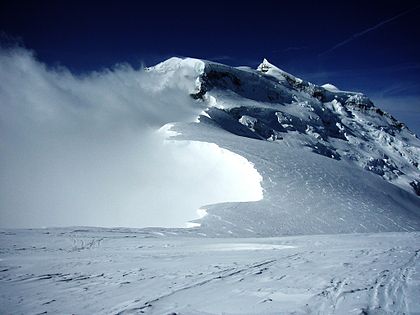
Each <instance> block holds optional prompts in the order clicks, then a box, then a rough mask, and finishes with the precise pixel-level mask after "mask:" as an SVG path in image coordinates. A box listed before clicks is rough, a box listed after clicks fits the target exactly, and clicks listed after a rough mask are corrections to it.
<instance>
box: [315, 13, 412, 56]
mask: <svg viewBox="0 0 420 315" xmlns="http://www.w3.org/2000/svg"><path fill="white" fill-rule="evenodd" d="M418 8H420V5H418V6H416V7H414V8H411V9H408V10H406V11H404V12H401V13H400V14H397V15H395V16H393V17H391V18H389V19H386V20H384V21H382V22H379V23H378V24H376V25H374V26H372V27H369V28H367V29H365V30H363V31H361V32H359V33H356V34H353V35H352V36H350V37H349V38H347V39H346V40H344V41H342V42H339V43H338V44H336V45H335V46H333V47H332V48H330V49H328V50H326V51H324V52H322V53H320V54H319V55H318V56H323V55H325V54H328V53H330V52H332V51H333V50H336V49H337V48H339V47H341V46H344V45H346V44H348V43H350V42H352V41H354V40H355V39H357V38H359V37H360V36H363V35H365V34H367V33H369V32H372V31H374V30H377V29H378V28H380V27H382V26H384V25H385V24H387V23H389V22H392V21H394V20H396V19H399V18H400V17H402V16H404V15H406V14H408V13H410V12H412V11H414V10H416V9H418Z"/></svg>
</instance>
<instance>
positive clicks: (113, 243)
mask: <svg viewBox="0 0 420 315" xmlns="http://www.w3.org/2000/svg"><path fill="white" fill-rule="evenodd" d="M419 244H420V234H419V233H417V232H410V233H406V232H395V233H377V234H354V235H350V234H341V235H312V236H289V237H275V238H206V237H199V236H197V235H194V234H192V233H191V231H190V230H183V229H172V230H162V229H142V230H133V229H98V228H83V229H76V230H75V229H70V228H63V229H39V230H4V231H1V234H0V288H1V289H0V313H2V314H7V313H10V312H11V313H13V314H28V313H30V314H42V313H45V312H47V313H73V314H92V313H103V314H143V313H145V314H171V313H172V314H173V313H175V314H222V313H223V314H279V313H281V314H416V312H420V303H419V300H418V294H419V292H420V286H419V284H420V274H419V266H420V263H419V253H420V248H419Z"/></svg>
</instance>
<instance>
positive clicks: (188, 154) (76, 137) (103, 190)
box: [0, 49, 259, 227]
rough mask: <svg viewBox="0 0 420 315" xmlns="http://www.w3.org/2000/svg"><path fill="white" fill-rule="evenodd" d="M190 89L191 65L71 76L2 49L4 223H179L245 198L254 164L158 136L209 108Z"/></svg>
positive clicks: (0, 189)
mask: <svg viewBox="0 0 420 315" xmlns="http://www.w3.org/2000/svg"><path fill="white" fill-rule="evenodd" d="M168 75H169V76H170V79H168V77H167V76H168ZM164 78H166V80H164ZM193 88H194V81H193V80H191V78H190V75H189V74H188V73H185V69H184V70H182V71H181V70H177V69H174V70H173V71H172V72H171V73H169V74H166V75H165V77H163V74H159V73H153V72H145V71H143V70H141V69H140V70H136V69H133V68H132V67H130V66H129V65H119V66H116V67H115V68H114V69H109V70H104V71H101V72H94V73H89V74H86V75H83V76H75V75H73V74H71V73H70V72H69V71H68V70H66V69H64V68H59V69H57V68H56V69H51V68H48V67H46V66H45V65H44V64H42V63H40V62H38V61H36V59H35V58H34V57H33V55H32V54H31V53H30V52H28V51H26V50H23V49H8V50H4V49H3V50H1V51H0V151H1V155H0V196H1V198H0V222H1V223H0V224H1V226H3V227H36V226H68V225H96V226H132V227H143V226H156V225H160V226H180V225H183V224H184V223H185V221H186V220H188V219H193V218H194V216H195V211H196V209H197V208H199V207H200V206H201V205H203V204H206V203H211V202H217V201H228V200H231V198H234V199H237V200H240V199H241V198H240V196H242V195H244V194H247V193H249V190H247V188H246V187H244V185H242V186H241V184H240V183H241V181H242V179H241V178H240V177H241V175H242V174H241V172H243V171H244V170H248V171H249V170H250V167H249V166H245V167H242V168H240V167H235V165H236V164H237V163H236V162H235V163H233V162H229V159H228V160H226V159H224V158H223V152H222V151H220V150H214V147H212V148H210V147H205V145H204V147H203V146H201V147H200V146H197V145H196V144H194V143H190V144H184V145H180V144H172V145H171V144H166V145H165V144H163V141H162V138H161V136H159V135H158V134H156V133H154V130H156V129H157V128H159V127H160V126H162V125H164V124H166V123H168V122H171V121H192V120H194V118H195V117H196V116H197V114H198V113H199V112H201V111H202V110H203V108H202V105H201V104H200V102H198V101H194V100H193V99H191V98H190V97H189V96H188V94H189V92H190V91H191V90H192V89H193ZM197 161H200V162H201V163H196V162H197ZM209 167H211V170H212V173H209ZM250 172H252V170H251V171H250ZM206 173H207V174H208V175H207V176H205V175H203V174H206ZM223 183H225V184H223ZM257 184H258V185H259V183H257ZM251 186H252V185H251ZM251 186H250V187H251ZM254 186H255V185H254ZM232 187H233V188H232ZM241 187H242V188H241ZM258 187H259V186H258ZM258 187H257V188H255V187H253V189H254V190H255V189H257V190H258Z"/></svg>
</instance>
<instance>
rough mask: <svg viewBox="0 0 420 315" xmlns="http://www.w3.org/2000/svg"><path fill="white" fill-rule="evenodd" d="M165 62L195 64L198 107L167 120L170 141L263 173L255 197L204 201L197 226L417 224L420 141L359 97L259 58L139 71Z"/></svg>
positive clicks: (262, 231)
mask: <svg viewBox="0 0 420 315" xmlns="http://www.w3.org/2000/svg"><path fill="white" fill-rule="evenodd" d="M174 64H178V65H179V66H185V65H188V67H192V68H193V69H200V71H201V72H200V74H199V76H198V77H197V78H194V77H192V78H191V80H194V81H195V84H196V89H195V91H193V92H192V93H191V96H192V97H193V98H195V99H197V100H198V101H199V102H204V103H205V106H206V107H207V110H206V111H205V113H203V115H201V116H200V117H199V119H198V121H197V122H195V123H189V124H186V123H182V124H174V125H173V126H172V128H171V130H172V131H176V132H177V133H179V134H178V135H177V136H175V137H173V138H172V139H177V140H197V141H204V142H211V143H216V144H218V145H219V146H221V147H223V148H226V149H228V150H230V151H233V152H235V153H238V154H240V155H242V156H243V157H245V158H246V159H248V160H249V161H250V162H251V163H252V164H254V166H255V167H256V169H257V170H258V172H259V173H260V174H261V176H262V178H263V181H262V186H263V190H264V198H263V199H262V200H260V201H258V202H244V203H224V204H217V205H208V206H204V208H205V209H206V210H207V215H206V216H205V217H204V218H202V219H200V220H198V221H196V222H197V223H200V224H201V227H200V231H201V232H202V233H206V234H209V235H237V236H255V235H258V236H273V235H283V234H319V233H353V232H384V231H415V230H419V229H420V198H419V196H418V194H419V180H420V166H419V161H420V140H419V139H418V138H417V137H416V136H415V135H414V134H413V133H412V132H411V131H410V130H409V129H408V128H407V127H406V126H405V125H404V124H403V123H401V122H399V121H397V120H396V119H395V118H393V117H392V116H391V115H390V114H388V113H386V112H383V111H382V110H381V109H379V108H378V107H376V106H374V104H373V103H372V102H371V101H370V100H369V99H368V98H367V97H366V96H364V95H363V94H360V93H354V92H347V91H339V90H338V89H337V88H335V87H334V86H332V85H331V84H329V85H326V86H325V87H320V86H317V85H314V84H312V83H310V82H306V81H304V80H302V79H299V78H296V77H294V76H293V75H291V74H288V73H286V72H284V71H282V70H280V69H278V68H277V67H275V66H273V65H272V64H270V63H269V62H268V61H267V60H265V59H264V61H263V63H262V64H261V65H260V66H259V67H258V69H257V70H252V69H250V68H246V67H239V68H233V67H230V66H226V65H222V64H217V63H213V62H208V61H201V60H195V59H187V61H186V60H182V59H174V58H172V59H170V60H168V61H166V62H163V63H162V64H159V65H158V66H156V67H155V68H150V69H149V71H157V70H156V69H158V70H159V71H161V72H162V71H163V72H164V71H166V70H165V69H166V68H168V69H172V68H173V67H174ZM203 64H204V66H203ZM168 71H170V70H168ZM198 72H199V71H198Z"/></svg>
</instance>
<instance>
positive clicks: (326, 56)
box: [0, 0, 420, 134]
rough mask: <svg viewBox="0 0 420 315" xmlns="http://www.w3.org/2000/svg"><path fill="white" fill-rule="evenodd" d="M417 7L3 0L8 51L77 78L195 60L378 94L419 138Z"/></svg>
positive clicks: (0, 20)
mask: <svg viewBox="0 0 420 315" xmlns="http://www.w3.org/2000/svg"><path fill="white" fill-rule="evenodd" d="M418 21H420V5H419V2H417V1H398V2H396V1H392V2H389V3H386V2H385V1H383V2H382V3H379V2H373V1H370V2H367V1H323V2H316V1H293V2H292V1H289V2H283V1H258V2H254V3H250V4H247V3H244V2H239V1H238V2H234V1H232V2H229V1H223V2H222V1H212V2H199V1H194V2H183V1H170V2H162V1H159V2H158V1H155V2H149V3H143V2H140V1H118V2H117V1H102V2H95V1H89V4H86V3H83V2H78V1H71V2H70V1H68V2H67V3H66V2H65V1H42V2H35V1H19V0H15V1H7V0H6V1H2V2H1V4H0V30H1V32H2V41H3V43H6V44H7V42H10V41H16V40H17V41H20V42H21V43H22V45H24V46H25V47H27V48H29V49H32V50H34V51H35V52H36V54H37V57H38V58H39V59H40V60H41V61H42V62H45V63H47V64H49V65H62V66H65V67H68V68H69V69H70V70H71V71H73V72H76V73H83V72H88V71H92V70H98V69H101V68H103V67H109V66H112V65H114V64H115V63H121V62H128V63H131V64H132V65H134V66H140V65H141V64H146V65H151V64H154V63H157V62H159V61H162V60H163V59H166V58H168V57H171V56H191V57H197V58H204V59H210V60H214V61H219V62H222V63H226V64H231V65H249V66H252V67H255V66H257V65H258V64H259V63H260V61H261V60H262V58H264V57H265V58H267V59H269V60H270V62H272V63H274V64H276V65H277V66H279V67H280V68H282V69H284V70H286V71H288V72H290V73H293V74H295V75H297V76H300V77H302V78H304V79H307V80H310V81H312V82H314V83H319V84H323V83H326V82H329V83H333V84H334V85H336V86H338V87H339V88H341V89H344V90H356V91H361V92H364V93H366V94H367V95H368V96H370V97H371V98H372V99H373V100H374V102H375V103H376V105H377V106H379V107H382V108H384V109H385V110H387V111H389V112H390V113H392V114H393V115H395V116H396V117H397V118H398V119H400V120H402V121H403V122H405V123H407V125H408V126H409V127H410V129H412V130H413V131H415V132H416V133H417V134H420V27H419V26H418Z"/></svg>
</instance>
